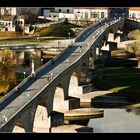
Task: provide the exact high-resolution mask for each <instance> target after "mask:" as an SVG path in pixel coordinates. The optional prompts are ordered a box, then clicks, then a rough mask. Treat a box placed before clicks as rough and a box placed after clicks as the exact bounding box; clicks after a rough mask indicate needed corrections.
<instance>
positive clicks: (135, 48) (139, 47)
mask: <svg viewBox="0 0 140 140" xmlns="http://www.w3.org/2000/svg"><path fill="white" fill-rule="evenodd" d="M129 37H130V38H131V39H134V40H136V42H135V43H132V44H129V45H128V46H127V50H128V51H129V52H132V53H134V54H135V55H136V57H137V59H138V68H140V30H138V29H137V30H134V31H132V32H130V33H129Z"/></svg>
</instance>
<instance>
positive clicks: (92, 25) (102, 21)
mask: <svg viewBox="0 0 140 140" xmlns="http://www.w3.org/2000/svg"><path fill="white" fill-rule="evenodd" d="M109 20H110V19H107V18H105V19H103V20H101V22H98V23H95V24H91V25H90V26H88V27H87V28H86V29H84V30H83V31H82V32H81V33H80V34H79V35H78V36H77V37H76V38H75V42H77V41H78V39H79V38H80V37H81V36H82V35H83V34H84V33H85V32H87V31H88V30H90V29H91V28H92V27H98V25H100V23H104V22H106V21H109Z"/></svg>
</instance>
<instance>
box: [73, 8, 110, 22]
mask: <svg viewBox="0 0 140 140" xmlns="http://www.w3.org/2000/svg"><path fill="white" fill-rule="evenodd" d="M73 11H74V15H75V19H90V20H94V19H102V18H107V17H108V8H107V7H74V9H73Z"/></svg>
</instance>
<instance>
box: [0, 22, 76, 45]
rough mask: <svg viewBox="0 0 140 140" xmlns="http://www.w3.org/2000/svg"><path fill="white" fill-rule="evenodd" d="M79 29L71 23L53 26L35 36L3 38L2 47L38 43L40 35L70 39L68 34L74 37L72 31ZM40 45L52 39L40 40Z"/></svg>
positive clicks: (38, 31) (39, 30)
mask: <svg viewBox="0 0 140 140" xmlns="http://www.w3.org/2000/svg"><path fill="white" fill-rule="evenodd" d="M74 27H79V26H78V25H75V24H71V23H65V24H63V25H59V26H51V27H45V28H39V29H38V30H37V31H36V32H35V34H33V35H32V36H30V37H28V36H25V37H18V36H17V37H14V38H11V37H10V38H9V39H8V37H7V38H3V39H0V45H2V44H22V43H38V41H37V35H38V34H39V37H49V36H54V37H66V38H68V33H69V32H70V37H74V36H75V33H74V32H73V31H72V30H71V28H74ZM39 42H40V43H48V42H50V39H41V40H39Z"/></svg>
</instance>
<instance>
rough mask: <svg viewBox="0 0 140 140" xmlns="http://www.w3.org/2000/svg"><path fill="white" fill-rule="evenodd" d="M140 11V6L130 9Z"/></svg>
mask: <svg viewBox="0 0 140 140" xmlns="http://www.w3.org/2000/svg"><path fill="white" fill-rule="evenodd" d="M130 10H131V11H140V7H131V8H129V11H130Z"/></svg>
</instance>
